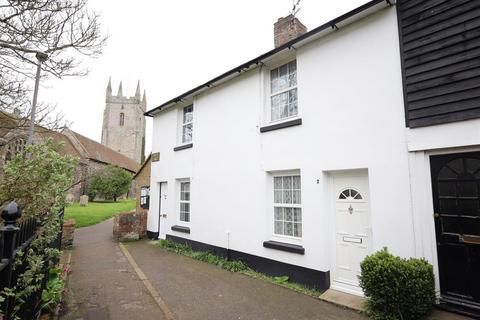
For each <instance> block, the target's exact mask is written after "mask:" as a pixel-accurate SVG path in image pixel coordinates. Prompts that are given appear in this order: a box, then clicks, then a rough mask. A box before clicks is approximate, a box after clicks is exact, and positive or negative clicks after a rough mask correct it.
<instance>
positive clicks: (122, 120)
mask: <svg viewBox="0 0 480 320" xmlns="http://www.w3.org/2000/svg"><path fill="white" fill-rule="evenodd" d="M124 124H125V114H124V113H123V112H122V113H120V126H123V125H124Z"/></svg>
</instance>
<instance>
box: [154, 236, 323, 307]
mask: <svg viewBox="0 0 480 320" xmlns="http://www.w3.org/2000/svg"><path fill="white" fill-rule="evenodd" d="M158 245H159V246H160V247H162V248H164V249H166V250H168V251H171V252H175V253H177V254H181V255H184V256H188V257H191V258H193V259H196V260H200V261H203V262H207V263H210V264H213V265H216V266H219V267H220V268H222V269H225V270H228V271H231V272H239V273H242V274H245V275H248V276H250V277H253V278H256V279H260V280H263V281H266V282H269V283H273V284H276V285H279V286H282V287H285V288H288V289H291V290H294V291H296V292H299V293H302V294H306V295H309V296H312V297H316V298H318V297H319V296H320V292H319V291H317V290H315V289H312V288H308V287H306V286H304V285H301V284H298V283H294V282H289V278H288V276H279V277H270V276H267V275H265V274H263V273H259V272H256V271H254V270H252V269H251V268H249V267H248V266H247V265H246V264H245V263H244V262H242V261H238V260H234V261H230V260H226V259H224V258H221V257H218V256H215V255H213V254H211V253H209V252H198V251H193V250H192V248H191V247H190V246H188V245H185V244H181V243H177V242H174V241H169V240H160V241H159V242H158Z"/></svg>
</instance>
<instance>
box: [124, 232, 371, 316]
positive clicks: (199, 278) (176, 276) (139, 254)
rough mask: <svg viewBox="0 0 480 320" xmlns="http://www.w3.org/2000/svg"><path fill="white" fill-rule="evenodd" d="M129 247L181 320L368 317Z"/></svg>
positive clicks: (153, 249) (138, 245)
mask: <svg viewBox="0 0 480 320" xmlns="http://www.w3.org/2000/svg"><path fill="white" fill-rule="evenodd" d="M126 248H127V249H128V251H129V252H130V254H131V255H132V256H133V258H134V259H135V261H136V263H137V264H138V266H139V267H140V269H142V271H143V272H144V273H145V275H146V276H147V277H148V279H149V280H150V282H151V283H152V284H153V286H154V287H156V288H157V290H158V292H159V293H160V295H161V296H162V298H163V300H164V301H165V302H166V303H167V304H168V305H169V307H170V309H171V310H172V311H173V313H174V314H175V317H176V319H177V320H187V319H188V320H196V319H198V320H205V319H210V320H217V319H218V320H228V319H272V320H273V319H275V320H281V319H285V320H287V319H298V320H300V319H325V320H329V319H332V320H333V319H336V320H342V319H345V320H346V319H351V320H356V319H359V320H360V319H366V317H364V316H363V315H361V314H359V313H357V312H355V311H351V310H348V309H345V308H342V307H338V306H335V305H333V304H330V303H327V302H323V301H320V300H317V299H314V298H311V297H308V296H305V295H302V294H299V293H296V292H294V291H291V290H288V289H285V288H283V287H280V286H277V285H273V284H270V283H267V282H264V281H261V280H257V279H254V278H251V277H248V276H245V275H242V274H238V273H232V272H229V271H225V270H223V269H220V268H218V267H215V266H212V265H210V264H207V263H204V262H200V261H196V260H193V259H191V258H188V257H184V256H180V255H177V254H174V253H170V252H168V251H165V250H163V249H161V248H159V247H157V246H155V245H152V244H149V243H148V242H145V241H139V242H134V243H129V244H126Z"/></svg>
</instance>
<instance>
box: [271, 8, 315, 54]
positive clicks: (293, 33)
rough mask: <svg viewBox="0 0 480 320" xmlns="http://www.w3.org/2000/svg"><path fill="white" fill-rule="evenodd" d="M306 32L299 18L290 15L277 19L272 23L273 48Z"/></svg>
mask: <svg viewBox="0 0 480 320" xmlns="http://www.w3.org/2000/svg"><path fill="white" fill-rule="evenodd" d="M305 32H307V27H305V26H304V25H303V24H302V23H301V22H300V20H298V19H297V18H295V17H294V16H292V15H288V16H286V17H284V18H280V19H278V21H277V22H275V24H274V25H273V33H274V42H275V48H277V47H279V46H281V45H282V44H284V43H287V42H288V41H290V40H293V39H295V38H297V37H299V36H301V35H302V34H304V33H305Z"/></svg>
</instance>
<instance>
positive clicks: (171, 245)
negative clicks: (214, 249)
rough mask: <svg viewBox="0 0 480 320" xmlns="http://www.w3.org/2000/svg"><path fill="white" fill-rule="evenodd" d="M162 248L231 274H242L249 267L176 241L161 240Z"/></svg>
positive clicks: (240, 262)
mask: <svg viewBox="0 0 480 320" xmlns="http://www.w3.org/2000/svg"><path fill="white" fill-rule="evenodd" d="M160 246H161V247H163V248H165V249H167V250H168V251H171V252H175V253H178V254H182V255H184V256H188V257H191V258H193V259H195V260H199V261H203V262H207V263H210V264H213V265H216V266H219V267H220V268H222V269H225V270H228V271H231V272H241V271H244V270H247V269H248V267H247V265H246V264H245V263H243V262H242V261H230V260H227V259H225V258H222V257H218V256H216V255H214V254H212V253H210V252H199V251H193V250H192V248H191V247H190V246H188V245H185V244H181V243H177V242H174V241H169V240H160Z"/></svg>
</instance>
